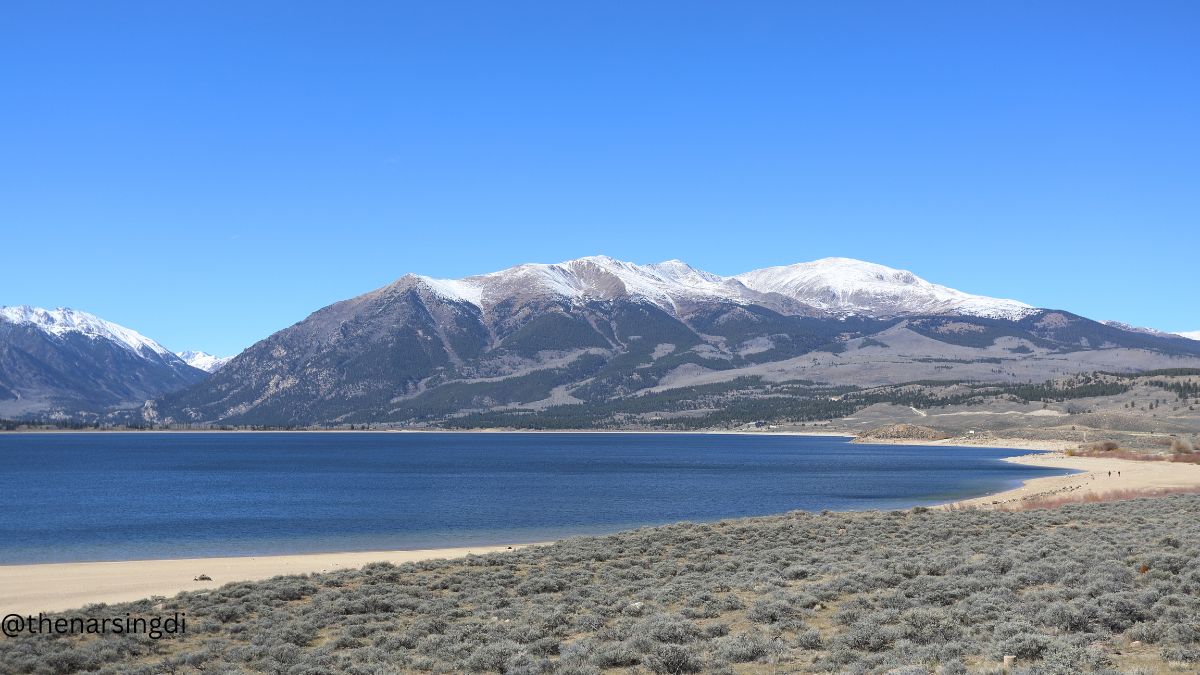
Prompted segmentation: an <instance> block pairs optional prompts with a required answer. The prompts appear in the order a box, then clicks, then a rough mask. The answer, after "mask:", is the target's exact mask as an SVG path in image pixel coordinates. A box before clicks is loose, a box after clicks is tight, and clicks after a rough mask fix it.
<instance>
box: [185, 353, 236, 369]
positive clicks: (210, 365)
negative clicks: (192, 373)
mask: <svg viewBox="0 0 1200 675" xmlns="http://www.w3.org/2000/svg"><path fill="white" fill-rule="evenodd" d="M175 356H178V357H179V358H181V359H183V362H184V363H186V364H188V365H189V366H191V367H193V368H199V369H200V370H203V371H204V372H206V373H215V372H217V371H218V370H220V369H221V367H222V366H224V365H225V364H226V363H229V362H230V361H232V360H233V357H232V356H213V355H212V354H209V353H208V352H197V351H192V350H190V349H189V350H184V351H182V352H176V353H175Z"/></svg>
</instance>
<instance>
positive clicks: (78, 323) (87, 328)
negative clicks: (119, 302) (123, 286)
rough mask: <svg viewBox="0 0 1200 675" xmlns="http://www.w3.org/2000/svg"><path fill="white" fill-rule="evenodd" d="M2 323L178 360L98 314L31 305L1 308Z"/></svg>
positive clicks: (65, 308) (129, 330) (168, 352)
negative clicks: (72, 335) (102, 342)
mask: <svg viewBox="0 0 1200 675" xmlns="http://www.w3.org/2000/svg"><path fill="white" fill-rule="evenodd" d="M0 321H8V322H9V323H15V324H25V325H32V326H34V327H36V328H38V329H40V330H42V331H44V332H46V333H50V334H51V335H55V336H59V337H61V336H63V335H66V334H67V333H80V334H82V335H86V336H88V337H90V338H93V339H97V338H99V339H105V340H109V341H112V342H115V343H117V344H119V345H121V346H123V347H125V348H126V349H128V350H129V351H131V352H133V353H134V354H138V355H144V352H143V350H145V349H148V350H150V351H151V352H153V353H155V354H158V355H159V356H168V355H170V356H174V354H172V353H171V351H170V350H168V349H167V348H166V347H164V346H162V345H160V344H158V343H157V342H155V341H154V340H151V339H150V338H148V337H146V336H145V335H142V334H141V333H139V332H137V331H135V330H133V329H131V328H126V327H124V326H121V325H118V324H115V323H113V322H111V321H105V320H104V319H101V318H100V317H98V316H96V315H95V314H89V313H87V312H81V311H79V310H74V309H70V308H67V307H59V308H57V309H42V308H41V307H31V306H29V305H14V306H9V307H0Z"/></svg>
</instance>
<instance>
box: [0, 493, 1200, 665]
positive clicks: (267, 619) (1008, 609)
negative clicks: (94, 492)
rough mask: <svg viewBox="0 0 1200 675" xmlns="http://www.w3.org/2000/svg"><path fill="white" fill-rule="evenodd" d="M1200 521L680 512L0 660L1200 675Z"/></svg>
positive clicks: (1062, 515)
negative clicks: (157, 633)
mask: <svg viewBox="0 0 1200 675" xmlns="http://www.w3.org/2000/svg"><path fill="white" fill-rule="evenodd" d="M1198 514H1200V496H1194V495H1180V496H1172V497H1164V498H1160V499H1151V500H1135V501H1127V502H1118V503H1106V504H1088V505H1077V506H1066V507H1063V508H1061V509H1056V510H1039V511H1028V512H994V511H936V510H926V509H914V510H912V511H894V512H887V513H884V512H866V513H821V514H817V513H803V512H797V513H790V514H786V515H781V516H772V517H765V518H751V519H743V520H731V521H724V522H719V523H712V524H689V523H683V524H678V525H672V526H667V527H659V528H647V529H641V530H635V531H632V532H625V533H622V534H617V535H612V536H606V537H585V538H577V539H570V540H567V541H563V542H561V543H558V544H555V545H553V546H547V547H543V548H535V549H525V550H519V551H514V552H511V553H503V554H493V555H487V556H478V557H471V558H466V559H461V560H453V561H431V562H426V563H416V564H409V565H404V566H399V567H396V566H391V565H387V564H376V565H370V566H367V567H365V568H363V569H362V570H355V571H344V572H336V573H330V574H323V575H318V576H309V577H278V578H276V579H272V580H269V581H265V582H260V583H235V584H229V585H226V586H224V587H223V588H221V589H219V590H215V591H211V592H206V593H184V594H181V595H179V596H178V597H176V598H173V599H170V600H162V599H154V600H146V601H142V602H138V603H130V604H127V605H121V606H115V607H108V608H105V610H104V613H105V614H111V613H113V612H121V613H123V612H125V611H129V612H133V613H135V614H137V613H143V614H162V613H170V612H172V611H175V610H176V609H178V610H179V611H185V612H186V613H187V617H188V632H187V634H186V636H185V637H183V638H181V639H175V640H171V641H167V640H160V641H158V642H157V643H156V642H153V641H150V640H148V639H144V638H125V637H113V636H108V637H99V638H95V637H93V638H49V637H24V638H20V639H3V640H0V672H4V673H71V672H91V671H97V672H105V673H164V672H168V673H192V672H205V673H224V672H244V671H250V672H265V673H343V672H344V673H394V672H409V671H434V672H481V671H482V672H487V671H491V672H494V671H499V672H505V673H594V672H600V671H614V672H647V671H649V672H654V673H691V672H772V673H774V672H838V673H841V672H851V673H859V672H861V673H882V672H888V671H891V672H893V673H905V674H908V673H913V674H915V673H933V672H939V673H945V674H951V673H964V672H996V673H998V672H1001V671H1002V666H1001V664H1002V660H1003V658H1004V656H1005V655H1011V656H1015V657H1016V661H1015V665H1014V667H1013V669H1012V671H1011V672H1018V673H1087V672H1142V673H1155V672H1188V673H1194V672H1196V671H1197V670H1198V669H1200V566H1198V565H1200V520H1198V519H1197V515H1198ZM86 613H88V611H87V610H85V611H81V612H78V613H76V614H86ZM68 614H70V613H68Z"/></svg>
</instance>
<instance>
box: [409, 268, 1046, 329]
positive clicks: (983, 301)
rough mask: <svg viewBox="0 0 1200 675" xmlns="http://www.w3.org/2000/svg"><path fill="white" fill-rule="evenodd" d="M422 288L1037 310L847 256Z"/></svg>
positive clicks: (848, 307)
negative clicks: (742, 269) (734, 270)
mask: <svg viewBox="0 0 1200 675" xmlns="http://www.w3.org/2000/svg"><path fill="white" fill-rule="evenodd" d="M416 278H417V279H419V280H420V281H422V282H423V283H424V284H425V286H426V287H427V288H429V289H430V290H431V291H432V292H434V293H436V294H437V295H439V296H441V297H444V298H448V299H451V300H456V301H461V302H467V303H470V304H472V305H475V306H477V307H481V308H482V307H483V306H484V305H486V304H490V303H494V302H498V301H500V300H503V299H507V298H510V297H514V296H517V295H522V294H547V295H551V296H558V297H563V298H568V299H571V300H585V299H610V298H614V297H619V296H623V295H628V296H633V297H638V298H643V299H646V300H649V301H650V302H653V303H654V304H656V305H658V306H660V307H662V308H663V309H666V310H668V311H673V312H674V311H675V310H676V309H677V308H678V303H679V302H680V301H681V300H705V299H711V300H720V301H728V302H735V303H739V304H746V303H752V302H755V301H757V300H760V299H761V298H762V297H763V296H764V295H765V294H772V293H773V294H778V295H781V296H784V297H786V298H790V299H791V300H795V301H797V302H800V303H802V304H805V305H809V306H812V307H815V308H817V309H821V310H825V311H828V312H832V313H837V314H874V315H897V314H935V313H946V314H965V315H972V316H982V317H993V318H1005V319H1019V318H1021V317H1024V316H1027V315H1029V314H1030V313H1032V312H1034V311H1035V309H1034V308H1033V307H1031V306H1030V305H1027V304H1025V303H1022V302H1018V301H1016V300H1005V299H1000V298H990V297H986V296H981V295H972V294H970V293H964V292H962V291H958V290H955V289H953V288H948V287H946V286H939V285H937V284H933V283H930V282H928V281H925V280H924V279H921V278H920V277H918V276H916V275H914V274H913V273H912V272H908V271H906V270H897V269H893V268H890V267H886V266H884V265H878V264H875V263H869V262H865V261H862V260H855V259H852V258H823V259H821V260H816V261H813V262H807V263H797V264H795V265H785V266H779V267H768V268H764V269H759V270H753V271H751V272H746V273H744V274H738V275H735V276H730V277H722V276H719V275H716V274H712V273H709V272H705V271H703V270H699V269H696V268H694V267H692V266H691V265H688V264H687V263H685V262H683V261H681V260H667V261H664V262H660V263H651V264H646V265H638V264H635V263H630V262H624V261H621V260H617V259H615V258H611V257H609V256H603V255H601V256H588V257H585V258H577V259H575V260H568V261H565V262H561V263H555V264H546V263H526V264H523V265H517V266H516V267H512V268H509V269H506V270H502V271H499V272H491V273H488V274H482V275H477V276H470V277H466V278H464V279H433V278H430V277H423V276H417V277H416Z"/></svg>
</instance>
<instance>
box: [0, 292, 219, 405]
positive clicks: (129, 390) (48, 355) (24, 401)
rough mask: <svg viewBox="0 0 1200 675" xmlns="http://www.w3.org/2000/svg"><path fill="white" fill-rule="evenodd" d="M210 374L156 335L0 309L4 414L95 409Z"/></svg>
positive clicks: (85, 319)
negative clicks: (162, 343)
mask: <svg viewBox="0 0 1200 675" xmlns="http://www.w3.org/2000/svg"><path fill="white" fill-rule="evenodd" d="M205 377H206V375H205V373H204V372H202V371H200V370H197V369H195V368H193V367H191V366H189V365H187V364H186V363H184V362H183V361H182V360H181V359H180V358H179V357H177V356H176V355H174V354H172V353H171V351H170V350H168V349H167V348H166V347H163V346H162V345H160V344H159V343H157V342H155V341H154V340H151V339H150V338H148V337H146V336H144V335H142V334H141V333H138V332H137V331H135V330H132V329H129V328H126V327H124V326H121V325H118V324H115V323H113V322H111V321H105V320H104V319H101V318H100V317H98V316H95V315H94V314H88V313H87V312H81V311H78V310H73V309H67V308H61V307H60V308H58V309H41V308H38V307H29V306H25V305H19V306H14V307H0V417H4V416H25V415H34V414H54V413H62V414H68V415H73V414H75V413H78V412H80V411H86V412H93V413H94V412H97V411H101V410H104V409H106V408H111V407H114V406H121V405H128V404H137V403H141V402H144V401H146V400H148V399H151V398H154V397H156V396H160V395H162V394H164V393H167V392H171V391H175V390H177V389H181V388H183V387H186V386H188V385H190V384H194V383H196V382H199V381H200V380H202V379H204V378H205Z"/></svg>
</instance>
